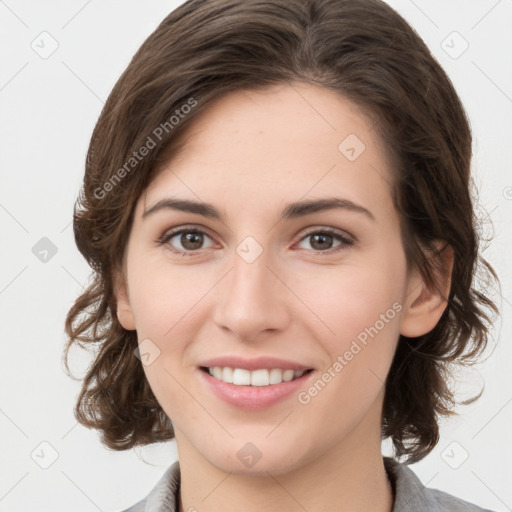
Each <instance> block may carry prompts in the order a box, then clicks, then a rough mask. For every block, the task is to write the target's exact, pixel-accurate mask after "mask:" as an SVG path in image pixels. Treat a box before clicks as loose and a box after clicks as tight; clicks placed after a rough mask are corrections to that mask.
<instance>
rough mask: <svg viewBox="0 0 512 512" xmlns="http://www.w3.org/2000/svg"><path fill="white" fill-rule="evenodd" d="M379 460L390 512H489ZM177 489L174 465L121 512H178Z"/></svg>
mask: <svg viewBox="0 0 512 512" xmlns="http://www.w3.org/2000/svg"><path fill="white" fill-rule="evenodd" d="M383 459H384V466H385V468H386V471H387V472H388V475H389V477H390V480H391V482H392V485H393V488H394V493H395V504H394V506H393V512H426V511H428V512H492V511H491V510H488V509H483V508H480V507H477V506H476V505H473V504H471V503H469V502H467V501H464V500H461V499H459V498H456V497H455V496H452V495H451V494H448V493H446V492H443V491H440V490H438V489H431V488H429V487H425V486H424V485H423V484H422V483H421V481H420V479H419V478H418V477H417V476H416V474H415V473H414V472H413V471H412V469H410V468H409V467H407V465H405V464H402V463H400V462H398V461H396V460H395V459H392V458H390V457H383ZM179 488H180V466H179V461H176V462H175V463H174V464H172V465H171V466H169V468H167V470H166V471H165V473H164V475H163V476H162V478H161V479H160V480H159V481H158V482H157V484H156V485H155V487H154V488H153V489H152V490H151V491H150V493H149V494H148V495H147V496H146V497H145V498H144V499H142V500H141V501H139V502H138V503H136V504H135V505H133V506H132V507H130V508H128V509H126V510H123V511H122V512H179V505H178V504H179V501H178V493H179Z"/></svg>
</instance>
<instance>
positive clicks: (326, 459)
mask: <svg viewBox="0 0 512 512" xmlns="http://www.w3.org/2000/svg"><path fill="white" fill-rule="evenodd" d="M368 423H369V424H374V422H368ZM370 430H373V433H372V434H373V435H372V436H371V437H368V436H369V434H370V432H369V430H368V428H365V425H364V420H363V422H362V423H361V424H359V425H358V426H357V428H356V429H354V430H353V431H352V432H351V433H350V434H349V435H347V436H345V437H344V439H343V443H340V444H338V445H336V446H333V447H332V448H331V449H328V450H326V451H325V452H324V453H323V454H322V455H321V456H320V457H317V458H314V459H312V460H310V461H308V462H307V463H303V464H301V465H300V466H298V467H296V468H295V469H293V470H291V471H287V472H279V471H274V472H273V471H272V470H270V471H266V472H264V474H258V475H257V476H256V475H247V474H235V473H234V472H226V471H223V470H221V469H219V468H218V467H216V466H214V465H213V464H211V463H210V462H209V461H207V460H206V459H205V458H204V457H202V456H201V454H199V453H198V452H197V451H196V450H195V449H194V447H193V446H192V445H190V444H189V442H188V439H187V438H186V437H185V436H183V435H182V432H179V431H176V440H177V445H178V453H179V460H180V470H181V485H180V500H179V502H180V506H179V512H185V511H187V512H188V511H189V510H190V511H194V510H197V511H201V512H215V511H219V510H222V511H223V512H235V511H236V512H238V511H240V510H244V512H253V511H254V512H256V511H258V512H266V511H269V512H270V511H274V510H279V511H281V512H296V511H297V510H300V509H302V510H307V511H308V512H327V511H332V510H337V511H339V512H348V511H350V512H359V511H361V512H363V511H367V510H372V511H373V512H392V510H393V503H394V497H393V489H392V486H391V483H390V481H389V480H388V477H387V473H386V470H385V467H384V461H383V458H382V454H381V439H380V430H379V431H377V432H375V430H376V429H375V428H371V429H370Z"/></svg>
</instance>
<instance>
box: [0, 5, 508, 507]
mask: <svg viewBox="0 0 512 512" xmlns="http://www.w3.org/2000/svg"><path fill="white" fill-rule="evenodd" d="M180 3H181V2H179V1H156V0H151V1H145V2H142V1H138V2H136V1H134V0H129V1H127V0H124V1H122V2H121V1H114V0H102V1H100V0H89V1H76V0H73V1H69V0H68V1H64V0H62V1H55V0H54V1H47V2H36V1H35V0H6V1H0V26H1V29H0V38H1V41H0V52H1V65H0V102H1V112H2V123H1V127H0V129H1V134H0V144H1V152H0V158H1V162H0V172H1V181H0V187H1V188H0V223H1V224H0V226H1V240H2V251H1V252H0V257H1V260H0V269H1V270H0V304H1V315H2V316H1V323H0V339H1V344H2V345H1V346H2V355H1V359H0V364H1V368H0V390H1V399H0V432H1V435H0V443H1V445H0V450H1V451H0V471H1V473H0V511H13V512H17V511H27V510H36V509H37V510H39V511H41V512H45V511H52V512H58V511H68V510H73V511H75V512H89V511H91V512H93V511H96V510H101V511H116V510H120V509H123V508H126V507H128V506H130V505H131V504H133V503H135V502H136V501H138V500H139V499H141V498H142V497H143V496H145V495H146V494H147V492H148V491H149V490H150V489H151V488H152V487H153V485H154V484H155V482H156V481H157V480H158V479H159V478H160V476H161V475H162V473H163V472H164V470H165V469H166V468H167V467H168V465H169V464H171V463H172V462H173V461H174V460H175V459H176V449H175V444H174V442H170V443H166V444H158V445H153V446H150V447H145V448H143V449H138V450H134V451H128V452H114V451H110V450H108V449H106V448H104V447H103V446H102V445H101V443H100V441H99V435H98V434H97V433H96V432H95V431H89V430H87V429H86V428H84V427H82V426H81V425H79V424H77V422H76V420H75V419H74V416H73V413H72V409H73V406H74V403H75V398H76V395H77V393H78V391H79V387H80V383H79V382H76V381H73V380H71V379H69V378H68V377H67V376H66V375H65V374H64V372H63V369H62V364H61V353H62V348H63V346H64V342H65V337H64V332H63V324H64V318H65V315H66V312H67V310H68V309H69V307H70V306H71V304H72V302H73V300H74V299H75V298H76V297H77V295H78V294H79V293H80V291H81V289H82V287H83V285H84V284H85V283H86V281H87V278H88V276H89V269H88V267H87V266H86V264H85V262H84V261H83V260H82V258H81V256H80V254H79V253H78V250H77V249H76V247H75V245H74V240H73V232H72V228H71V225H70V223H71V216H72V207H73V202H74V200H75V198H76V195H77V193H78V190H79V187H80V184H81V180H82V173H83V164H84V161H85V154H86V149H87V146H88V143H89V138H90V135H91V132H92V129H93V127H94V124H95V122H96V120H97V118H98V116H99V113H100V111H101V108H102V106H103V103H104V101H105V100H106V98H107V96H108V94H109V92H110V90H111V88H112V87H113V85H114V83H115V82H116V80H117V78H118V77H119V75H120V73H121V72H122V71H123V70H124V68H125V67H126V65H127V64H128V62H129V60H130V58H131V57H132V55H133V54H134V52H135V51H136V50H137V48H138V47H139V46H140V44H141V43H142V42H143V41H144V39H145V38H146V37H147V36H148V35H149V34H150V32H152V31H153V30H154V29H155V28H156V26H157V24H158V23H159V22H160V21H161V20H162V19H163V18H164V17H165V15H167V14H168V13H169V12H170V11H171V10H173V9H174V8H175V7H176V6H177V5H179V4H180ZM389 3H390V4H391V5H392V6H393V7H394V8H396V9H397V10H398V11H399V12H400V13H401V14H402V15H403V16H405V18H406V19H407V20H408V21H409V22H410V23H411V24H412V25H413V26H414V27H415V28H416V30H417V31H418V32H419V33H420V35H421V36H422V37H423V38H424V40H425V41H426V42H427V44H428V45H429V46H430V48H431V49H432V51H433V53H434V55H435V56H436V57H437V58H438V60H439V61H440V62H441V64H442V66H443V67H444V69H445V70H446V71H447V73H448V74H449V76H450V77H451V79H452V80H453V82H454V85H455V87H456V89H457V90H458V92H459V94H460V96H461V98H462V101H463V103H464V104H465V106H466V109H467V111H468V114H469V117H470V120H471V124H472V128H473V133H474V139H475V140H474V160H473V167H474V172H475V179H476V182H477V184H478V187H479V190H480V203H481V205H482V207H483V208H485V211H484V214H485V213H487V214H489V217H488V218H490V219H491V220H492V222H493V224H494V236H495V237H494V240H493V242H492V244H491V245H490V247H489V248H488V249H487V250H486V251H485V253H484V255H485V257H486V258H487V259H489V260H490V262H491V263H492V264H493V265H494V267H495V269H496V270H497V272H498V274H499V276H500V278H501V282H502V286H503V288H502V290H501V297H500V296H499V295H495V296H496V297H498V299H499V300H500V307H501V311H502V317H501V319H500V320H499V321H498V322H497V323H496V325H495V332H494V336H493V340H492V341H491V345H494V343H495V342H496V341H497V342H498V344H497V348H496V349H495V351H494V352H493V353H492V354H491V355H490V357H489V358H488V360H487V361H486V362H485V363H484V364H482V365H480V366H478V367H477V369H476V370H473V372H470V373H468V374H466V375H464V376H461V378H460V384H459V385H458V388H459V389H460V392H461V394H460V397H461V398H464V397H465V396H468V394H469V393H471V392H472V391H475V390H477V389H478V386H479V385H480V384H481V383H482V382H483V381H485V391H484V395H483V397H482V398H481V399H480V400H479V401H477V403H476V404H474V405H471V406H467V407H463V408H460V409H459V411H460V412H462V414H463V416H460V417H458V418H455V419H452V420H450V421H447V422H443V424H442V431H441V432H442V437H441V441H440V443H439V445H438V447H437V448H436V449H435V450H434V451H433V452H432V453H431V454H430V455H429V456H428V457H427V458H426V459H424V460H423V461H421V462H419V463H417V464H415V465H413V466H411V467H412V468H413V470H414V471H415V472H416V474H417V475H418V476H419V477H420V479H421V480H422V481H423V483H424V484H426V485H427V486H429V487H436V488H438V489H442V490H445V491H447V492H450V493H452V494H455V495H456V496H459V497H461V498H463V499H466V500H468V501H471V502H474V503H477V504H479V505H481V506H485V507H487V508H490V509H493V510H497V511H504V510H512V486H511V474H512V472H511V470H512V429H511V425H512V385H511V384H512V378H511V372H510V369H509V366H510V361H512V344H511V342H510V339H511V335H512V325H511V321H510V318H511V313H512V289H511V285H510V274H511V268H512V265H511V264H510V261H509V258H510V248H511V247H512V228H511V222H510V221H511V220H512V174H511V162H512V144H511V137H512V126H511V125H512V65H511V64H512V62H511V61H512V30H511V27H512V0H500V1H497V0H485V1H484V0H480V1H478V2H477V1H467V0H451V1H445V0H443V1H441V0H437V1H431V0H429V1H426V0H416V1H412V0H392V1H390V2H389ZM454 31H456V32H457V33H458V34H453V32H454ZM42 32H46V33H43V34H41V33H42ZM465 41H466V42H467V44H468V45H469V46H468V48H467V50H466V51H464V52H463V53H461V52H462V50H463V49H464V48H465V45H466V43H465ZM52 45H53V46H56V45H58V48H56V50H55V51H54V53H52V54H51V55H48V54H47V53H49V52H50V50H52V49H53V48H52ZM45 52H46V53H45ZM459 54H460V55H459ZM491 234H492V233H491ZM43 237H47V238H48V239H50V240H51V242H52V243H53V244H54V245H55V247H56V249H57V252H56V254H55V255H53V256H52V255H51V253H49V255H48V256H47V260H48V261H46V262H43V261H40V259H39V258H38V257H36V255H35V254H34V253H33V251H32V248H33V247H34V246H35V245H36V244H37V243H38V242H39V241H40V239H41V238H43ZM36 247H38V246H36ZM36 252H37V251H36ZM75 361H76V363H75V366H74V368H75V372H76V374H78V375H80V371H79V370H80V368H82V369H84V368H85V366H86V364H87V362H88V360H87V358H85V357H83V356H82V357H80V356H79V354H78V353H77V358H76V359H75ZM80 364H81V366H80ZM41 443H49V444H42V445H41ZM50 445H51V446H50ZM54 450H55V452H54ZM383 451H384V452H385V453H389V444H384V446H383ZM55 456H57V458H56V460H55V461H53V459H54V458H55ZM466 457H467V460H464V459H465V458H466ZM45 465H49V467H48V468H47V469H43V467H41V466H45Z"/></svg>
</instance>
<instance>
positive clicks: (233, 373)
mask: <svg viewBox="0 0 512 512" xmlns="http://www.w3.org/2000/svg"><path fill="white" fill-rule="evenodd" d="M199 369H200V370H201V371H203V372H205V373H207V374H209V375H211V376H212V377H213V378H214V379H217V380H219V381H222V382H225V383H226V384H233V385H235V386H253V387H272V386H276V385H278V384H282V383H283V382H290V381H293V380H297V379H300V378H301V377H303V376H304V375H306V374H309V373H311V372H312V371H313V368H308V369H305V370H292V369H282V368H260V369H256V370H247V369H245V368H231V367H229V366H224V367H222V366H210V367H209V366H200V367H199Z"/></svg>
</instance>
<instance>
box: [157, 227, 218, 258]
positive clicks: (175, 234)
mask: <svg viewBox="0 0 512 512" xmlns="http://www.w3.org/2000/svg"><path fill="white" fill-rule="evenodd" d="M205 237H206V238H209V239H210V237H209V236H208V235H207V234H206V233H205V232H204V231H201V230H200V229H197V228H192V227H190V228H187V227H184V228H180V229H177V230H174V231H171V232H167V233H165V234H164V235H163V236H162V237H161V238H160V239H159V240H158V243H159V244H161V245H164V244H165V245H169V246H170V249H171V251H172V252H175V253H178V254H181V255H182V256H192V255H193V254H194V253H197V252H200V250H201V249H204V247H202V245H203V243H204V238H205ZM173 239H176V241H175V242H173V241H172V240H173ZM210 240H211V239H210ZM176 244H178V245H181V248H179V247H178V248H176Z"/></svg>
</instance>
